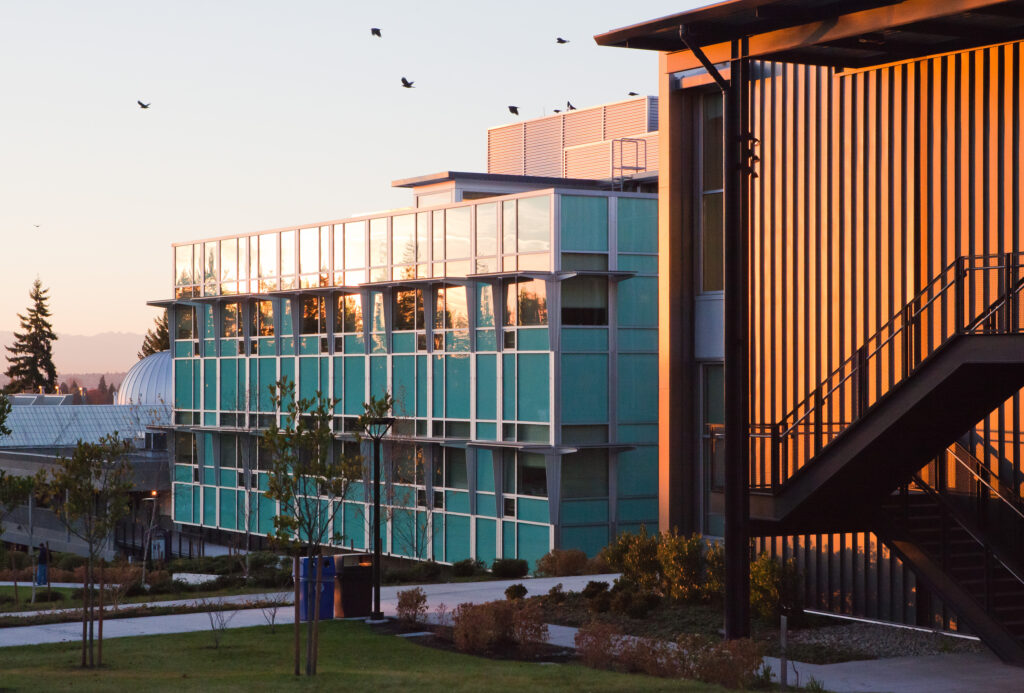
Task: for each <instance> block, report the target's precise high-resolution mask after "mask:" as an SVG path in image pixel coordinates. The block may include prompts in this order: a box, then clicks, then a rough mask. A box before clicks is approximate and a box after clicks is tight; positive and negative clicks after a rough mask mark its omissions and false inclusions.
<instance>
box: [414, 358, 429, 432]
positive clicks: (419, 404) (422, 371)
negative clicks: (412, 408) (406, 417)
mask: <svg viewBox="0 0 1024 693" xmlns="http://www.w3.org/2000/svg"><path fill="white" fill-rule="evenodd" d="M426 415H427V357H426V356H417V357H416V416H423V417H425V416H426Z"/></svg>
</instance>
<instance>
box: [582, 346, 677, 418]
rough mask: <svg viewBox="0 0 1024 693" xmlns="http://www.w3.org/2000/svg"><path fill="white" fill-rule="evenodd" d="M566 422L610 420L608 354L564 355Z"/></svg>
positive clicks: (652, 385) (655, 386)
mask: <svg viewBox="0 0 1024 693" xmlns="http://www.w3.org/2000/svg"><path fill="white" fill-rule="evenodd" d="M620 379H621V378H620ZM657 385H658V384H657V383H651V387H653V388H657ZM655 404H657V402H655ZM562 421H563V422H564V423H569V424H572V423H605V422H607V421H608V355H607V354H562Z"/></svg>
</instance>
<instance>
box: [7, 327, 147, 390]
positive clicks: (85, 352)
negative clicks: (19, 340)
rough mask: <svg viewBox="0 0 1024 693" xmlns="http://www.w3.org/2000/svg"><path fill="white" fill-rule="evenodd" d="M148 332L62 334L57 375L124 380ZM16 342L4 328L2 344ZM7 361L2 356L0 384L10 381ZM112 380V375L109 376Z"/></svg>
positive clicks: (56, 356)
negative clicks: (4, 374)
mask: <svg viewBox="0 0 1024 693" xmlns="http://www.w3.org/2000/svg"><path fill="white" fill-rule="evenodd" d="M144 337H145V335H141V334H135V333H132V332H101V333H100V334H94V335H80V334H58V335H57V341H56V342H54V343H53V362H54V364H55V365H56V366H57V378H58V379H59V380H65V379H67V380H70V377H69V376H74V375H78V376H79V383H81V384H83V385H89V384H90V383H83V382H82V377H81V376H83V375H84V376H86V378H85V379H86V380H90V381H91V380H92V378H91V377H89V376H94V377H95V379H96V380H97V381H99V374H100V373H106V374H117V375H118V376H120V377H117V378H116V379H115V382H120V381H121V377H123V374H124V372H125V371H127V370H128V369H129V368H131V367H132V366H133V365H135V363H136V362H137V361H138V360H139V359H138V356H137V354H138V351H139V349H141V348H142V340H143V338H144ZM11 344H14V333H13V332H10V331H7V330H0V345H4V346H8V345H11ZM7 354H8V352H7V350H6V349H0V357H3V356H7ZM7 365H8V364H7V360H6V359H5V358H0V385H2V384H4V383H6V378H4V377H3V375H2V373H3V371H5V370H7ZM107 380H108V381H110V380H111V378H110V375H108V376H107Z"/></svg>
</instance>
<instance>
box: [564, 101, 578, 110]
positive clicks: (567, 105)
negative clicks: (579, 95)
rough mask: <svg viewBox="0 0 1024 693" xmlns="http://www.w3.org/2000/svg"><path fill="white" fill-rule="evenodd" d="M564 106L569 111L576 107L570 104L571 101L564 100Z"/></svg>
mask: <svg viewBox="0 0 1024 693" xmlns="http://www.w3.org/2000/svg"><path fill="white" fill-rule="evenodd" d="M565 107H566V108H568V109H569V110H570V111H575V110H576V107H575V106H573V105H572V101H566V102H565Z"/></svg>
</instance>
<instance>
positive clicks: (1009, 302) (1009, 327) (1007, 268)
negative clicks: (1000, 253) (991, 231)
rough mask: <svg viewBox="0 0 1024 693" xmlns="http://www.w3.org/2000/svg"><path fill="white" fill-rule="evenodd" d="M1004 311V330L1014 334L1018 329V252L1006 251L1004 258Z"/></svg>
mask: <svg viewBox="0 0 1024 693" xmlns="http://www.w3.org/2000/svg"><path fill="white" fill-rule="evenodd" d="M1003 276H1004V279H1003V294H1004V298H1003V311H1004V314H1005V316H1006V317H1005V321H1006V326H1005V327H1004V328H1003V331H1004V332H1006V333H1007V334H1013V333H1014V332H1016V331H1017V254H1016V253H1006V254H1005V255H1004V260H1003Z"/></svg>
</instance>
